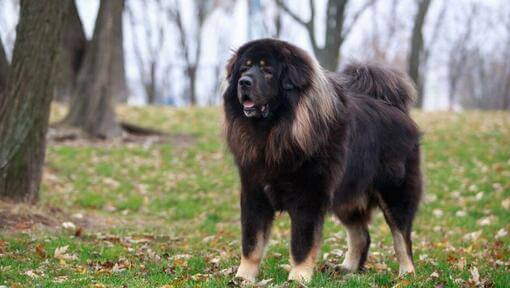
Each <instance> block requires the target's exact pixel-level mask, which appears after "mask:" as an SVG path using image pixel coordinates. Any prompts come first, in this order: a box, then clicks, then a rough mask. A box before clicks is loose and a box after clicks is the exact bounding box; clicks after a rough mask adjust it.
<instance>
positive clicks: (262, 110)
mask: <svg viewBox="0 0 510 288" xmlns="http://www.w3.org/2000/svg"><path fill="white" fill-rule="evenodd" d="M243 112H244V115H245V116H246V117H256V116H262V117H263V118H266V117H267V116H268V115H269V104H264V105H255V102H253V101H251V100H246V101H244V102H243Z"/></svg>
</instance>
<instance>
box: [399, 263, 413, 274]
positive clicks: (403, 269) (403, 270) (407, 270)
mask: <svg viewBox="0 0 510 288" xmlns="http://www.w3.org/2000/svg"><path fill="white" fill-rule="evenodd" d="M414 273H415V272H414V266H413V265H400V267H399V269H398V275H399V276H404V275H407V274H414Z"/></svg>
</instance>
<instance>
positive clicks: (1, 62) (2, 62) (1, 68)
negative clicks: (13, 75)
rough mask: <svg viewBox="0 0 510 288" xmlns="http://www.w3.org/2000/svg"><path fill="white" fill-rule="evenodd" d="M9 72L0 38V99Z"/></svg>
mask: <svg viewBox="0 0 510 288" xmlns="http://www.w3.org/2000/svg"><path fill="white" fill-rule="evenodd" d="M8 72H9V62H8V61H7V55H5V50H4V45H3V44H2V39H1V38H0V97H1V95H2V91H3V90H4V89H5V83H6V82H7V73H8Z"/></svg>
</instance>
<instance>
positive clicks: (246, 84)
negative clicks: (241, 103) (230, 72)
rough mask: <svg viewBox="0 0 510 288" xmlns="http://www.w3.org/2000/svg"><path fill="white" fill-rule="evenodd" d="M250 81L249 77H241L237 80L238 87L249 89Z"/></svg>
mask: <svg viewBox="0 0 510 288" xmlns="http://www.w3.org/2000/svg"><path fill="white" fill-rule="evenodd" d="M252 83H253V82H252V80H251V78H250V77H247V76H243V77H241V79H239V85H241V87H243V88H249V87H250V86H251V84H252Z"/></svg>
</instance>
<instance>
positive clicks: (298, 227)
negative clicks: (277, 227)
mask: <svg viewBox="0 0 510 288" xmlns="http://www.w3.org/2000/svg"><path fill="white" fill-rule="evenodd" d="M289 214H290V218H291V221H292V228H291V229H292V231H291V234H292V235H291V237H292V239H291V247H290V253H291V255H290V256H291V258H290V260H291V265H292V268H291V270H290V274H289V280H295V281H299V282H309V281H310V280H312V276H313V270H314V266H315V260H316V258H317V254H318V252H319V250H320V242H321V233H322V225H323V222H324V213H323V212H322V211H321V209H318V208H317V209H314V208H311V207H306V208H302V209H299V208H296V209H291V210H289Z"/></svg>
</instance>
